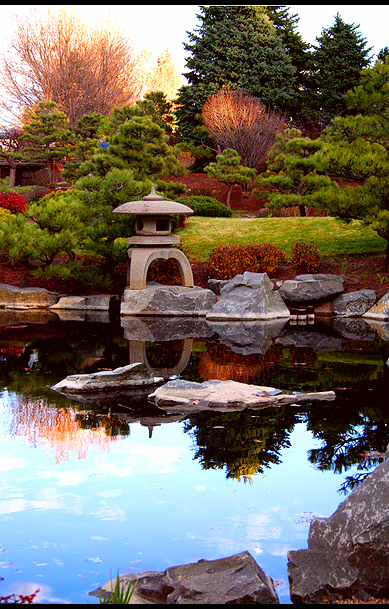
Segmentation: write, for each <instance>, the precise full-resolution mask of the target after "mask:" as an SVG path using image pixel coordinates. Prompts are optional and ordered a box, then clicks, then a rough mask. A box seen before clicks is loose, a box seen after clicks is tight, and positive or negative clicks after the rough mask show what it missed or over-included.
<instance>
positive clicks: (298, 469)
mask: <svg viewBox="0 0 389 609" xmlns="http://www.w3.org/2000/svg"><path fill="white" fill-rule="evenodd" d="M0 313H1V315H0V331H1V334H0V373H1V377H0V438H1V443H0V577H2V578H3V580H4V581H0V594H1V595H3V596H4V595H6V594H10V593H17V594H21V593H22V594H29V593H32V592H34V591H35V590H36V589H37V588H39V590H40V592H39V593H38V596H37V600H38V601H39V602H40V603H72V604H73V603H83V604H85V603H91V604H93V603H98V599H96V598H95V597H91V596H89V592H90V591H92V590H94V589H96V588H97V587H98V586H99V585H101V584H104V583H105V582H107V581H108V580H109V579H110V572H112V575H113V576H116V574H117V572H118V571H119V572H120V573H121V574H122V573H137V572H142V571H149V570H151V571H163V570H165V569H166V568H167V567H169V566H174V565H179V564H184V563H188V562H195V561H198V560H200V559H201V558H206V559H210V560H211V559H215V558H221V557H225V556H230V555H232V554H235V553H237V552H241V551H243V550H248V551H249V552H250V553H251V554H252V555H253V557H254V558H255V559H256V561H257V562H258V564H259V565H260V566H261V568H262V569H263V570H264V571H265V572H266V573H268V574H269V575H270V576H271V577H272V578H273V580H274V581H275V582H276V592H277V594H278V597H279V599H280V602H281V603H290V596H289V584H288V579H287V552H288V550H294V549H303V548H306V547H307V537H308V532H309V524H310V521H311V520H312V518H313V517H316V516H324V517H326V516H329V515H331V514H332V513H333V512H334V511H335V509H336V508H337V507H338V505H339V503H340V502H341V501H343V500H344V498H345V496H347V494H348V493H349V492H350V491H351V490H352V488H354V486H355V485H357V484H358V483H359V482H361V481H362V479H363V478H364V477H365V476H366V475H367V474H368V472H369V471H372V469H374V467H375V466H376V465H377V464H378V463H379V461H380V457H379V454H377V453H382V452H384V451H385V448H386V445H387V443H388V366H387V365H386V361H387V359H388V357H389V332H388V327H389V326H387V325H385V324H381V325H379V324H367V323H366V322H364V321H363V320H348V321H341V320H338V321H336V322H335V321H334V322H331V321H330V320H329V319H325V318H324V319H322V320H318V319H317V320H315V322H314V323H313V324H310V325H309V326H306V325H305V326H300V325H292V324H291V323H290V322H285V321H282V322H273V323H271V324H264V323H262V324H261V323H257V324H248V325H246V324H239V323H236V322H234V323H232V324H229V325H228V324H227V325H224V324H219V325H214V326H207V324H206V323H205V322H203V321H201V322H200V321H194V320H190V319H188V320H168V319H164V320H145V319H143V320H141V319H134V318H132V319H131V318H125V319H124V320H122V325H121V324H120V320H118V319H111V320H110V319H109V318H108V319H107V318H105V317H104V315H101V316H98V315H95V316H93V317H91V318H89V321H85V319H79V318H77V317H73V318H72V316H70V315H68V316H67V317H66V318H65V319H59V318H58V317H57V316H56V315H54V314H48V313H47V312H44V313H39V314H38V313H37V312H35V313H34V314H32V313H28V314H27V313H25V314H23V313H6V312H4V311H2V312H0ZM140 360H141V361H145V362H146V363H147V364H148V366H149V367H150V369H152V370H154V371H155V374H156V375H157V376H160V375H161V376H164V377H165V378H166V379H168V378H183V379H187V380H194V381H199V382H202V381H205V380H208V379H216V378H218V379H229V378H232V379H233V380H236V381H241V382H244V383H252V384H257V385H268V386H273V387H277V388H279V389H282V390H286V391H300V390H306V391H325V390H330V389H333V390H335V391H336V395H337V397H336V399H335V400H334V401H331V402H319V401H312V402H308V403H303V404H300V405H288V406H282V407H277V408H276V407H270V408H264V409H253V410H244V411H242V412H239V411H236V412H228V413H217V412H209V411H203V412H198V413H196V414H192V415H190V416H186V417H184V416H179V415H177V414H175V415H173V414H169V413H168V412H161V411H158V410H157V409H156V408H155V407H153V406H151V405H150V404H148V402H147V398H146V396H145V395H139V394H138V395H135V394H133V393H130V392H128V393H122V394H120V395H115V396H113V395H111V396H109V395H105V396H104V395H100V396H99V397H88V398H81V399H80V401H79V400H76V399H74V398H73V399H69V398H67V397H65V396H63V395H61V394H59V393H57V392H55V391H53V390H52V389H51V387H52V386H53V385H54V384H55V383H57V382H58V381H59V380H61V379H63V378H64V377H65V376H67V375H68V374H74V373H76V372H92V371H97V370H101V369H104V368H116V367H119V366H123V365H126V364H128V363H129V362H132V361H140ZM373 451H377V452H373Z"/></svg>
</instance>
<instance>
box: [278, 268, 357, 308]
mask: <svg viewBox="0 0 389 609" xmlns="http://www.w3.org/2000/svg"><path fill="white" fill-rule="evenodd" d="M344 280H345V278H344V277H343V276H340V275H325V274H323V273H317V274H315V275H313V274H309V275H297V277H296V279H288V280H287V281H283V282H282V285H281V287H280V289H279V290H278V292H277V293H278V294H279V295H280V296H281V298H282V299H283V300H284V301H285V302H287V303H289V304H296V303H301V304H306V305H308V304H312V305H314V304H317V303H319V302H321V301H322V300H324V299H325V298H328V297H330V296H337V295H338V294H341V293H342V292H343V291H344V288H343V282H344Z"/></svg>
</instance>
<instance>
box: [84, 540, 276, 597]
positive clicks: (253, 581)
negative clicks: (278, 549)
mask: <svg viewBox="0 0 389 609" xmlns="http://www.w3.org/2000/svg"><path fill="white" fill-rule="evenodd" d="M119 577H120V583H121V585H122V587H123V588H125V589H126V588H127V587H128V585H129V583H130V581H131V580H133V581H135V580H136V581H137V585H136V589H135V594H134V596H135V598H134V597H133V599H132V602H134V604H142V603H146V604H148V603H151V604H162V605H166V604H168V605H194V604H201V605H208V604H211V605H219V604H220V605H227V604H254V603H259V604H269V605H274V604H279V600H278V597H277V594H276V592H275V589H274V585H273V582H272V580H271V578H270V577H269V575H267V574H266V573H264V571H262V569H261V568H260V567H259V566H258V564H257V563H256V562H255V560H254V558H253V557H252V556H251V554H250V553H249V552H241V553H240V554H235V555H234V556H229V557H227V558H219V559H217V560H199V561H198V562H197V563H191V564H187V565H181V566H178V567H169V568H168V569H166V571H163V572H156V571H154V572H150V571H149V572H146V573H138V574H134V575H121V576H119ZM112 585H113V587H114V586H115V581H113V582H112ZM110 591H111V582H108V583H107V584H105V585H104V586H102V587H101V588H99V589H98V590H94V591H93V592H91V593H90V594H91V595H93V596H98V595H99V594H102V595H104V594H107V593H109V592H110Z"/></svg>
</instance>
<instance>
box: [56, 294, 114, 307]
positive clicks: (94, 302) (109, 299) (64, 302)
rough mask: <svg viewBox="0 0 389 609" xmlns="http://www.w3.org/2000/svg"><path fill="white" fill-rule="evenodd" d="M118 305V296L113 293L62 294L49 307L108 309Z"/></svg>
mask: <svg viewBox="0 0 389 609" xmlns="http://www.w3.org/2000/svg"><path fill="white" fill-rule="evenodd" d="M115 306H116V307H118V306H119V297H118V296H117V295H116V294H115V295H112V294H92V295H91V296H63V297H62V298H60V299H59V301H58V302H57V303H56V304H54V305H52V306H51V307H50V308H51V309H54V310H57V309H65V310H72V311H73V310H74V311H109V310H110V309H111V308H113V307H115Z"/></svg>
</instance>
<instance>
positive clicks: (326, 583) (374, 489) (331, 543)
mask: <svg viewBox="0 0 389 609" xmlns="http://www.w3.org/2000/svg"><path fill="white" fill-rule="evenodd" d="M288 560H289V562H288V577H289V583H290V590H291V599H292V601H293V603H299V604H301V603H310V604H312V603H322V602H323V599H324V598H328V599H329V601H330V602H333V601H335V600H343V599H349V598H352V597H353V596H355V597H356V598H359V599H360V600H367V598H368V597H371V596H374V597H377V598H388V597H389V569H388V564H389V460H386V461H385V462H384V463H381V465H379V466H378V467H377V468H376V469H375V470H374V471H373V472H372V473H371V474H369V475H368V476H367V478H366V479H365V480H364V481H363V482H362V484H361V485H360V486H358V487H357V488H356V489H354V490H353V492H352V493H351V494H350V495H349V496H348V497H347V499H346V500H345V501H343V503H341V504H340V506H339V507H338V509H337V510H336V511H335V512H334V513H333V514H332V516H330V517H329V518H315V519H314V520H313V521H312V523H311V527H310V531H309V537H308V550H294V551H291V552H289V553H288Z"/></svg>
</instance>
